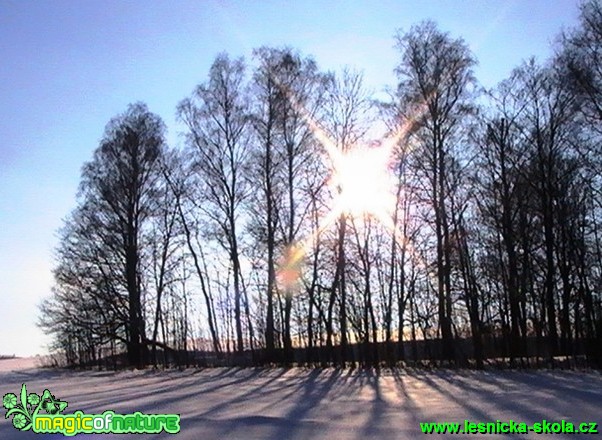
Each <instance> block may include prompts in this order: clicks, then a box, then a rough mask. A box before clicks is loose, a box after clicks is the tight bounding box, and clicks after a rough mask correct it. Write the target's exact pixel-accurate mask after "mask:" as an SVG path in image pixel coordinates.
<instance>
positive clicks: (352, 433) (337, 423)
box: [0, 359, 602, 440]
mask: <svg viewBox="0 0 602 440" xmlns="http://www.w3.org/2000/svg"><path fill="white" fill-rule="evenodd" d="M22 383H25V384H26V385H27V389H28V391H29V392H36V393H39V394H41V393H42V391H43V390H44V389H45V388H48V389H50V391H51V392H52V393H53V394H54V395H55V396H56V397H57V398H59V399H61V400H66V401H67V402H69V407H68V408H67V410H66V411H65V412H66V413H71V412H74V411H75V410H78V409H79V410H82V411H84V412H87V413H102V412H103V411H104V410H107V409H112V410H114V411H115V412H117V413H133V412H135V411H141V412H143V413H179V414H181V417H182V418H181V432H180V434H179V435H178V436H177V437H173V436H170V435H167V434H162V435H146V436H143V438H149V439H158V438H162V439H167V438H181V439H189V440H197V439H245V440H250V439H278V440H281V439H328V440H337V439H371V438H374V439H412V438H420V437H422V436H423V434H422V433H421V431H420V425H419V423H420V422H425V421H437V422H444V421H446V422H447V421H448V422H456V421H459V422H461V423H463V421H464V419H470V420H471V421H474V422H483V421H495V420H496V419H499V420H502V421H506V420H509V419H512V420H514V421H525V422H527V423H533V422H537V421H541V420H542V419H546V420H548V421H555V420H561V419H565V420H567V421H572V422H574V423H580V422H582V421H588V422H589V421H592V422H597V423H598V424H599V426H598V430H599V431H602V427H601V426H600V424H602V376H601V375H600V374H599V373H596V372H591V373H583V372H573V371H540V372H534V371H528V372H518V371H486V372H476V371H450V370H444V371H437V372H427V371H421V370H411V371H405V370H400V371H397V372H391V371H384V372H382V373H381V374H380V375H376V374H374V373H371V372H366V371H363V372H362V371H346V370H336V369H326V370H304V369H290V370H285V369H267V370H265V369H264V370H260V369H246V370H240V369H226V368H223V369H213V370H201V371H199V370H192V369H191V370H186V371H183V372H179V371H169V372H153V371H126V372H117V373H113V372H68V371H54V370H40V369H37V368H35V366H34V365H33V363H32V362H31V361H28V360H20V359H11V360H0V396H3V395H4V394H5V393H9V392H12V393H16V394H18V392H19V391H20V388H21V384H22ZM4 413H5V410H4V409H2V417H0V439H8V440H12V439H15V440H19V439H23V440H25V439H39V438H44V437H45V438H66V437H62V436H58V435H45V436H41V435H36V434H33V433H31V432H19V431H17V430H16V429H14V428H13V426H12V424H11V421H10V420H5V419H4ZM599 435H600V434H599ZM84 437H89V438H91V439H96V440H99V439H101V438H102V439H105V438H106V439H113V438H119V437H128V438H139V436H138V437H132V436H130V435H102V436H101V435H88V436H85V435H79V436H77V437H76V438H84ZM432 437H435V438H450V439H452V438H464V436H458V435H456V436H454V435H449V434H448V435H441V434H439V435H434V436H432ZM479 437H483V438H538V439H542V438H564V437H573V436H570V435H566V436H563V435H550V434H548V435H536V434H533V433H532V434H531V435H529V436H526V437H525V436H518V435H515V436H514V437H513V436H505V437H503V436H495V435H482V436H479V435H471V436H468V438H479ZM594 438H595V437H594Z"/></svg>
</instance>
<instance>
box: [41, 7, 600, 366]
mask: <svg viewBox="0 0 602 440" xmlns="http://www.w3.org/2000/svg"><path fill="white" fill-rule="evenodd" d="M395 41H396V48H397V50H398V52H399V64H398V65H397V66H395V73H396V75H397V84H395V85H394V87H393V88H391V89H390V90H389V96H390V99H389V100H387V101H386V102H383V101H376V100H374V99H373V97H372V93H371V91H369V90H366V88H365V87H364V86H363V83H362V76H361V74H359V73H357V72H354V71H352V70H349V69H344V70H342V71H341V72H340V73H332V72H323V71H321V70H320V69H319V67H318V65H317V64H316V62H315V61H314V60H313V59H312V58H311V57H309V56H305V55H302V54H300V53H299V52H297V51H296V50H294V49H290V48H267V47H263V48H260V49H257V50H255V51H254V52H253V57H252V60H251V62H250V63H246V62H245V61H244V60H243V59H233V58H231V57H230V56H228V55H226V54H221V55H219V56H218V57H217V58H216V59H215V61H214V63H213V65H212V66H211V69H210V71H209V74H208V77H207V79H206V80H205V81H204V82H202V83H201V84H199V85H198V86H197V88H196V89H195V90H194V91H193V92H192V93H191V95H190V96H189V97H188V98H186V99H184V100H182V101H181V103H180V104H179V105H178V108H177V115H178V117H179V120H180V121H181V123H182V125H183V127H185V128H184V133H185V135H186V148H183V149H176V148H171V147H169V146H168V145H166V141H165V126H164V123H163V122H162V121H161V119H160V118H159V117H158V116H157V115H155V114H153V113H151V112H150V111H149V109H148V108H147V107H146V106H145V105H144V104H141V103H138V104H133V105H131V106H130V107H128V109H127V110H126V111H125V112H124V113H123V114H120V115H118V116H116V117H115V118H114V119H112V120H111V121H110V122H109V123H108V125H107V126H106V129H105V133H104V137H103V139H102V141H101V142H100V145H99V146H98V148H97V149H96V151H95V153H94V156H93V158H92V160H91V161H90V162H88V163H86V164H85V165H84V167H83V171H82V178H81V184H80V189H79V193H78V206H77V208H76V209H75V210H74V211H73V212H72V213H71V214H70V216H69V217H68V218H67V219H66V220H65V223H64V226H63V228H62V229H61V231H60V242H59V245H58V248H57V249H56V267H55V270H54V276H55V285H54V289H53V293H52V295H51V296H50V297H49V298H48V299H47V300H45V301H44V302H43V304H42V305H41V318H40V325H41V327H42V328H43V329H45V331H46V332H48V333H50V334H52V335H53V338H54V345H53V347H52V348H53V350H55V351H56V352H57V353H59V354H60V355H61V356H63V357H64V358H65V361H66V362H67V363H68V364H70V365H78V364H86V365H89V364H91V363H95V362H100V360H101V359H103V358H108V357H111V356H112V357H113V358H114V357H115V356H117V355H119V354H120V353H124V354H126V355H127V363H128V364H129V365H131V366H136V367H143V366H144V365H148V364H155V365H156V364H158V363H169V362H191V360H193V359H194V358H195V357H198V356H199V355H200V354H202V356H203V359H205V360H206V359H210V360H211V362H210V363H213V364H225V363H230V364H236V363H246V362H247V361H251V362H254V363H256V364H267V363H283V364H292V363H309V364H315V365H318V364H323V365H332V364H339V365H350V364H355V363H361V364H365V365H368V364H370V365H379V364H380V363H383V362H387V363H389V364H395V363H398V362H400V361H406V362H410V361H415V360H434V361H437V362H445V363H452V364H460V365H475V366H477V367H482V366H483V365H484V363H486V362H493V361H496V362H507V363H509V364H510V365H533V362H535V363H537V364H538V365H539V363H540V362H546V363H547V364H549V363H552V364H553V363H554V362H561V361H562V362H588V363H589V364H590V365H597V366H598V367H600V366H602V243H601V240H602V226H601V225H600V222H601V221H602V197H601V190H602V178H601V176H602V161H601V157H602V156H601V155H600V151H601V146H600V140H601V139H602V137H601V135H602V128H601V127H602V59H601V57H602V7H601V5H600V3H598V2H596V1H589V2H585V3H583V4H582V6H581V16H580V22H579V26H578V27H577V28H575V29H573V30H570V31H568V32H566V33H564V34H562V35H561V36H559V39H558V43H557V47H556V53H555V55H554V57H553V58H552V59H550V60H547V61H545V62H541V63H540V62H537V61H535V60H528V61H525V62H524V63H523V64H521V65H520V66H518V67H517V68H516V69H515V70H514V71H513V72H512V74H511V75H510V77H509V78H507V79H505V80H504V81H502V82H501V83H500V84H499V85H498V86H497V87H495V88H494V89H492V90H482V88H481V87H480V86H479V85H478V83H477V80H476V78H475V77H474V74H473V68H474V66H475V65H476V60H475V58H474V56H473V54H472V53H471V52H470V50H469V48H468V46H467V45H466V43H465V42H464V41H463V40H462V39H460V38H455V37H453V36H450V35H449V34H447V33H444V32H442V31H440V30H439V29H438V28H437V26H436V25H435V24H434V23H432V22H423V23H421V24H419V25H416V26H414V27H412V28H411V29H410V30H409V31H407V32H406V33H402V32H399V33H398V34H397V35H396V40H395ZM391 67H394V66H391ZM383 68H387V66H383ZM374 127H385V128H386V133H385V136H384V137H383V139H382V140H381V141H379V142H375V141H374V139H373V137H374V131H373V128H374ZM366 145H371V147H369V148H368V147H365V146H366ZM362 148H363V150H362V151H377V150H379V149H380V150H383V151H390V157H389V160H388V162H387V166H388V168H387V169H386V170H384V169H383V171H384V173H383V174H387V173H388V176H385V178H386V181H387V182H390V188H388V187H387V188H385V187H384V186H383V189H382V193H380V194H378V193H375V194H369V195H367V196H366V195H365V194H360V192H361V191H362V188H360V187H355V186H354V185H351V181H352V180H353V179H352V178H351V179H350V178H349V177H348V176H347V177H346V178H343V177H341V174H342V170H341V169H340V168H341V166H342V165H341V163H337V157H339V156H337V155H340V157H343V158H344V157H348V156H349V155H352V154H354V152H355V151H359V150H361V149H362ZM386 148H389V150H386ZM333 152H334V153H336V154H334V153H333ZM340 157H339V159H340ZM359 157H360V161H361V160H362V156H359ZM367 157H368V156H366V158H367ZM370 166H371V164H370V162H366V164H365V169H364V170H363V171H365V172H366V173H369V167H370ZM359 170H360V171H357V170H356V172H357V173H358V174H361V173H362V169H361V168H359ZM370 176H372V174H370ZM375 178H378V177H377V176H375ZM345 179H346V180H345ZM358 181H359V182H361V179H360V176H358ZM389 190H390V191H389ZM385 193H386V194H385ZM371 197H372V199H373V200H372V203H369V202H368V201H369V200H370V198H371ZM360 203H364V205H361V204H360ZM366 203H368V205H369V206H368V205H366ZM419 352H420V354H419Z"/></svg>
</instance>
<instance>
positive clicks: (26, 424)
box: [2, 384, 67, 431]
mask: <svg viewBox="0 0 602 440" xmlns="http://www.w3.org/2000/svg"><path fill="white" fill-rule="evenodd" d="M2 406H3V407H4V408H6V410H7V411H6V416H5V417H4V418H6V419H8V418H9V417H10V416H12V417H13V426H14V427H15V428H17V429H18V430H20V431H28V430H30V429H31V426H32V423H33V419H34V417H35V416H37V415H38V413H39V412H40V410H42V409H43V410H44V411H46V413H47V414H60V413H62V412H63V411H65V409H66V408H67V402H63V401H60V400H58V399H57V398H56V397H54V396H53V395H52V394H51V393H50V391H49V390H44V393H43V394H42V396H41V397H40V396H38V395H37V394H35V393H30V394H29V395H28V394H27V388H26V387H25V384H23V386H22V387H21V393H20V397H19V399H17V395H16V394H13V393H7V394H5V395H4V397H3V398H2Z"/></svg>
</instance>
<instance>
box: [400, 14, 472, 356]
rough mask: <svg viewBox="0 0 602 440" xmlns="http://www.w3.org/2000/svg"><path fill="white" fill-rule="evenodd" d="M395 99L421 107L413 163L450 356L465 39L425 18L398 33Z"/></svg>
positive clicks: (467, 94)
mask: <svg viewBox="0 0 602 440" xmlns="http://www.w3.org/2000/svg"><path fill="white" fill-rule="evenodd" d="M397 48H398V49H399V51H400V52H401V62H400V64H399V65H398V67H397V69H396V73H397V77H398V79H399V85H398V88H397V96H398V99H399V100H400V101H401V102H402V103H404V104H405V105H408V106H410V107H412V106H419V107H421V108H424V111H423V113H422V114H421V115H420V117H419V118H418V120H417V123H418V124H419V125H420V129H419V130H418V131H417V133H416V136H417V138H418V139H419V140H418V144H419V148H418V149H417V150H416V153H417V155H416V161H415V162H414V163H415V165H416V167H418V169H419V170H420V171H421V173H422V175H423V176H424V179H425V183H426V185H428V188H425V191H427V193H428V196H427V197H428V200H429V203H430V205H431V208H432V212H433V214H434V221H433V222H434V229H435V240H436V259H437V263H436V271H437V296H438V304H439V312H438V316H439V327H440V329H441V336H442V339H443V344H444V347H445V350H446V357H447V358H448V359H450V360H451V359H452V358H453V356H454V348H453V334H452V283H451V272H452V268H451V246H452V243H451V240H450V236H451V235H450V232H451V214H450V212H449V210H450V197H449V192H450V191H451V187H450V183H451V179H450V171H449V170H450V166H451V165H450V164H451V163H452V162H453V161H454V160H457V159H458V151H459V150H458V148H459V146H460V145H461V144H462V143H461V138H460V137H459V135H460V133H461V130H462V127H463V124H464V119H465V118H466V117H467V116H468V115H470V114H471V113H472V99H473V96H472V92H473V90H474V88H475V78H474V76H473V72H472V68H473V67H474V65H475V64H476V62H475V60H474V58H473V56H472V54H471V53H470V50H469V49H468V46H467V45H466V43H465V42H464V41H463V40H461V39H452V38H451V37H450V36H449V35H448V34H446V33H443V32H441V31H440V30H439V29H437V26H436V25H435V24H434V23H433V22H431V21H426V22H423V23H421V24H419V25H417V26H414V27H412V28H411V29H410V31H409V32H407V33H406V34H401V33H399V34H398V35H397Z"/></svg>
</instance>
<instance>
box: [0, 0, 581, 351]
mask: <svg viewBox="0 0 602 440" xmlns="http://www.w3.org/2000/svg"><path fill="white" fill-rule="evenodd" d="M577 15H578V3H577V1H576V0H557V1H551V0H529V1H522V0H514V1H504V2H503V1H492V0H482V1H476V0H473V1H469V0H464V1H451V0H447V1H443V0H441V1H434V0H431V1H429V0H412V1H409V0H406V1H401V0H398V1H378V0H376V1H359V0H348V1H305V0H299V1H296V2H293V1H291V2H276V1H261V2H259V1H257V2H255V1H239V2H227V1H200V0H199V1H175V2H172V1H159V0H153V1H112V0H102V1H100V0H89V1H76V0H72V1H62V0H36V1H33V0H0V299H1V303H0V355H1V354H17V355H32V354H36V353H43V352H44V344H45V343H46V339H45V337H44V336H43V335H42V334H41V332H40V331H39V330H38V329H37V328H36V327H35V322H36V320H37V315H38V310H37V305H38V304H39V303H40V301H41V300H42V298H44V297H45V296H46V295H48V294H49V293H50V288H51V285H52V275H51V268H52V266H53V260H52V258H53V248H54V247H55V246H56V244H57V238H56V231H57V229H58V228H59V227H60V226H61V220H62V218H64V217H65V216H66V215H67V214H68V212H69V211H70V210H71V209H73V208H74V206H75V194H76V191H77V185H78V182H79V177H80V169H81V166H82V164H83V163H84V162H85V161H87V160H89V159H90V158H91V156H92V152H93V150H94V149H95V148H96V147H97V145H98V142H99V140H100V138H101V136H102V132H103V130H104V126H105V124H106V123H107V121H108V120H109V119H110V118H111V117H113V116H114V115H116V114H118V113H121V112H122V111H124V110H125V108H126V106H127V104H128V103H131V102H135V101H138V100H142V101H145V102H146V103H147V104H148V106H149V108H150V110H151V111H153V112H155V113H158V114H159V115H160V116H161V117H162V118H163V119H164V121H165V122H166V124H167V126H168V130H169V132H168V140H169V142H170V143H171V144H172V145H178V144H179V143H181V139H180V136H179V135H178V134H179V132H180V131H181V130H182V128H181V127H179V126H178V125H177V124H176V121H175V116H174V115H175V107H176V105H177V103H178V102H179V101H180V100H181V99H183V98H184V97H186V96H187V95H188V94H189V93H190V92H191V91H192V89H193V88H194V86H195V85H196V84H198V83H199V82H202V81H204V80H205V78H206V76H207V73H208V70H209V66H210V65H211V63H212V61H213V59H214V57H215V55H217V54H218V53H219V52H222V51H226V52H228V53H229V54H230V55H233V56H245V57H247V58H249V57H250V55H251V50H252V49H253V48H256V47H259V46H262V45H269V46H282V45H289V46H292V47H294V48H296V49H299V50H300V51H302V52H303V53H304V54H307V55H312V56H314V58H315V59H316V61H317V62H318V64H319V66H320V67H321V68H322V69H324V70H336V69H339V68H340V67H342V66H344V65H349V66H351V67H355V68H357V69H360V70H363V71H364V74H365V83H366V85H368V86H369V87H371V88H372V89H373V90H374V91H376V92H378V91H381V90H382V89H383V88H384V87H385V86H391V87H392V86H394V85H395V78H394V75H393V73H392V71H393V69H394V67H395V65H396V63H397V61H398V58H399V54H398V53H397V52H396V51H395V49H394V48H393V45H394V40H393V35H394V34H395V31H396V30H397V29H400V28H401V29H404V30H407V29H409V28H410V27H411V26H412V25H413V24H416V23H418V22H419V21H421V20H423V19H426V18H430V19H433V20H435V21H436V22H437V23H438V25H439V27H440V29H442V30H444V31H448V32H450V33H451V34H452V36H454V37H458V36H461V37H463V38H464V39H465V40H466V42H467V43H468V45H469V46H470V48H471V50H472V51H473V53H474V54H475V56H476V57H477V59H478V61H479V66H478V67H477V68H476V70H475V73H476V75H477V78H478V79H479V81H480V82H481V84H483V85H484V86H486V87H491V86H494V85H495V84H496V83H497V82H498V81H500V80H502V79H504V78H505V77H506V76H507V75H508V74H509V73H510V71H511V70H512V68H514V67H516V66H517V65H518V64H519V63H520V62H521V61H522V60H523V59H526V58H528V57H530V56H536V57H537V58H538V59H540V60H543V59H545V58H547V57H548V56H549V55H550V54H551V53H552V51H553V46H552V43H553V42H554V39H555V37H556V36H557V35H558V33H559V32H560V30H561V29H562V28H563V27H564V28H566V27H570V26H573V25H574V24H575V23H576V20H577Z"/></svg>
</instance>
